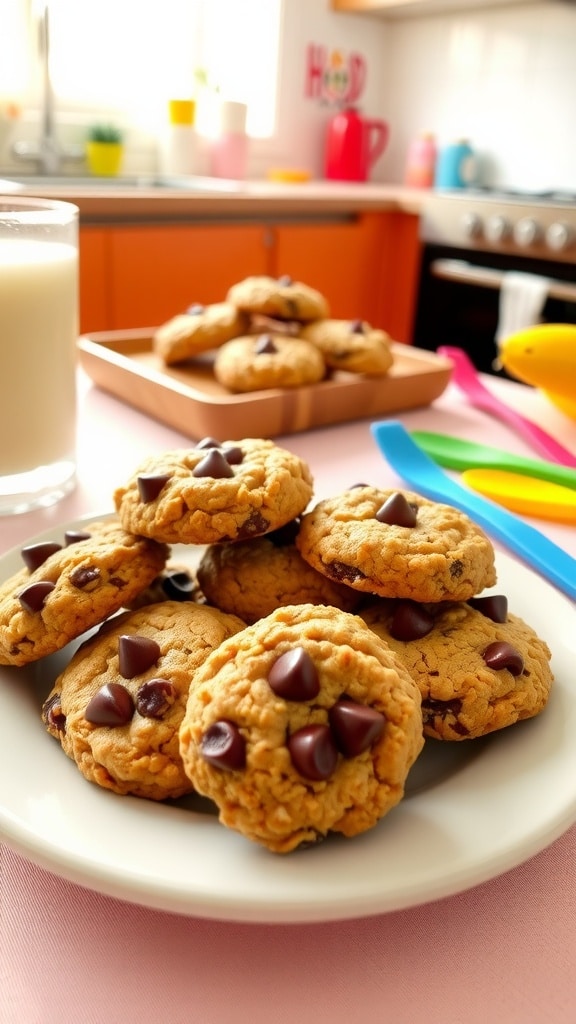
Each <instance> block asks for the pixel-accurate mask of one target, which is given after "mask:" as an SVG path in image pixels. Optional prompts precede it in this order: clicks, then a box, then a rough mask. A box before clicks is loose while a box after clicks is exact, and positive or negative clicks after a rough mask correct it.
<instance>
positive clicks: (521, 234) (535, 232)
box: [514, 217, 542, 249]
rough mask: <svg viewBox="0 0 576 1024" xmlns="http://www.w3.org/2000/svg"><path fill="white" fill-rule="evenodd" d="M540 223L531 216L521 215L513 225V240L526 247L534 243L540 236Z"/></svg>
mask: <svg viewBox="0 0 576 1024" xmlns="http://www.w3.org/2000/svg"><path fill="white" fill-rule="evenodd" d="M541 233H542V232H541V229H540V225H539V224H538V222H537V221H535V220H533V219H532V217H522V219H521V220H519V221H518V223H517V224H515V226H514V241H515V242H517V243H518V245H521V246H522V247H523V248H525V249H527V248H528V246H529V245H534V244H535V243H536V242H537V241H538V240H539V238H540V236H541Z"/></svg>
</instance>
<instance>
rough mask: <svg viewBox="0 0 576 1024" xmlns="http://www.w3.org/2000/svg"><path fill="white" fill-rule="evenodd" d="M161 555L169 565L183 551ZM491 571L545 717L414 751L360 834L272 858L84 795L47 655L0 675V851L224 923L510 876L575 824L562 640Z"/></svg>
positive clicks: (14, 555)
mask: <svg viewBox="0 0 576 1024" xmlns="http://www.w3.org/2000/svg"><path fill="white" fill-rule="evenodd" d="M84 522H86V521H85V520H84ZM70 525H76V526H77V525H78V524H67V526H62V527H60V529H59V530H58V531H55V530H54V529H52V530H50V531H47V532H46V533H45V534H43V535H42V536H41V537H40V538H35V539H37V540H38V539H48V538H50V539H58V534H60V533H62V534H63V532H64V529H67V528H69V526H70ZM189 553H190V549H188V557H190V555H189ZM174 556H175V557H176V558H177V559H178V560H179V561H182V559H183V558H185V556H186V549H175V550H174ZM21 564H22V563H21V558H20V549H17V550H14V551H12V552H9V553H8V554H6V555H5V556H4V557H2V558H0V579H6V578H7V577H8V576H10V575H11V574H12V573H14V572H16V571H17V570H18V569H19V568H20V567H21ZM497 564H498V575H499V583H498V587H497V588H495V589H496V590H497V591H498V592H500V593H505V594H507V596H508V599H509V605H510V608H511V610H512V611H513V612H515V613H516V614H518V615H520V616H521V617H522V618H524V619H525V620H526V621H527V622H529V623H530V625H532V626H533V628H534V629H536V630H537V632H539V633H540V635H541V636H542V637H544V638H545V639H546V640H547V641H548V643H549V645H550V647H551V649H552V651H553V668H554V672H555V676H556V680H555V683H554V687H553V691H552V696H551V699H550V701H549V704H548V707H547V708H546V710H545V711H544V713H543V714H542V715H540V716H539V717H538V718H536V719H533V720H531V721H529V722H523V723H521V724H519V725H516V726H513V727H512V728H511V729H505V730H503V731H502V732H500V733H496V734H494V735H493V736H491V737H489V738H487V739H485V740H479V741H470V742H464V743H454V744H448V743H446V744H441V743H433V742H428V743H427V745H426V748H425V750H424V752H423V754H422V755H421V756H420V758H419V759H418V761H417V763H416V765H415V766H414V768H413V770H412V773H411V776H410V780H409V782H410V785H409V793H408V794H407V796H406V797H405V799H404V800H403V801H402V803H401V804H400V805H399V806H398V807H396V808H395V809H394V810H393V811H391V812H390V814H389V815H388V816H387V817H385V818H384V819H383V820H382V821H381V822H380V824H379V825H378V826H377V827H376V828H374V829H372V830H371V831H370V832H368V833H365V834H364V835H362V836H358V837H356V838H355V839H352V840H350V839H349V840H346V839H343V838H340V837H330V838H329V839H328V840H327V841H326V842H325V843H323V844H322V845H321V846H318V847H315V848H312V849H308V850H302V851H298V852H296V853H294V854H291V855H289V856H278V855H274V854H271V853H269V852H268V851H266V850H265V849H263V848H260V847H259V846H257V845H256V844H253V843H251V842H249V841H248V840H246V839H244V838H243V837H242V836H239V835H236V834H235V833H232V832H230V831H228V830H226V829H225V828H224V827H223V826H221V825H220V824H219V823H218V821H217V819H216V817H215V816H214V815H213V814H212V813H208V811H207V808H206V807H205V806H202V804H201V803H200V802H199V803H198V805H197V806H194V801H193V800H192V801H188V802H186V801H184V802H183V803H182V804H180V805H177V806H166V805H159V804H155V803H153V802H150V801H145V800H138V799H136V798H132V797H119V796H116V795H115V794H112V793H109V792H107V791H104V790H101V789H99V788H98V787H97V786H95V785H92V784H90V783H88V782H86V781H85V780H84V779H83V777H82V776H81V775H80V773H79V772H78V770H77V768H76V767H75V765H74V764H73V762H72V761H70V760H69V759H68V758H67V757H66V756H65V755H64V754H63V753H62V750H61V749H60V747H59V745H58V743H57V742H55V741H54V740H53V739H52V738H51V737H49V736H48V735H47V734H46V732H45V730H44V726H43V724H42V722H41V720H40V705H41V703H42V699H43V697H44V696H45V695H46V693H47V692H48V690H49V688H50V685H51V678H52V676H53V673H54V672H55V671H56V670H57V669H58V668H59V666H60V665H61V664H62V663H63V658H62V655H58V656H55V657H54V658H52V659H47V661H46V663H44V664H43V665H42V666H40V665H39V666H38V667H36V668H34V667H31V668H25V669H14V668H6V667H0V832H1V834H2V837H3V838H4V839H5V841H6V842H7V843H9V844H10V845H12V846H14V847H15V848H16V849H17V850H19V851H20V852H21V853H23V854H24V855H25V856H26V857H28V858H29V859H30V860H32V861H35V862H36V863H38V864H40V865H42V866H44V867H46V868H48V869H49V870H51V871H54V872H56V873H57V874H59V875H61V876H63V877H65V878H68V879H70V880H72V881H74V882H78V883H80V884H82V885H85V886H88V887H89V888H92V889H95V890H97V891H99V892H102V893H106V894H109V895H112V896H116V897H119V898H122V899H127V900H130V901H132V902H135V903H140V904H143V905H146V906H150V907H156V908H160V909H165V910H171V911H177V912H179V913H184V914H193V915H197V916H202V917H210V918H218V919H227V920H234V921H258V922H303V921H327V920H335V919H343V918H351V917H363V916H368V915H372V914H379V913H383V912H386V911H391V910H398V909H401V908H405V907H409V906H413V905H415V904H418V903H425V902H427V901H430V900H435V899H439V898H440V897H443V896H447V895H450V894H453V893H456V892H460V891H462V890H463V889H467V888H469V887H470V886H473V885H476V884H478V883H480V882H483V881H486V880H487V879H490V878H493V877H495V876H496V875H498V874H500V873H502V872H503V871H506V870H507V869H509V868H512V867H514V866H516V865H517V864H519V863H521V862H522V861H524V860H526V859H528V858H529V857H531V856H532V855H533V854H535V853H537V852H538V851H539V850H541V849H543V848H544V847H545V846H547V845H549V844H550V843H551V842H552V841H553V840H554V839H556V838H557V837H558V836H559V835H561V834H562V832H564V831H565V830H566V829H567V828H568V827H569V825H571V824H572V822H573V821H575V820H576V743H575V742H574V736H576V700H575V699H574V698H575V692H574V691H575V684H574V670H573V669H574V664H575V654H576V629H575V628H574V625H575V623H574V609H573V606H572V604H571V603H569V602H568V601H567V600H566V598H564V597H563V596H562V595H561V594H559V593H558V591H556V590H554V589H553V588H552V587H550V586H549V585H548V584H547V583H545V582H544V581H543V580H542V579H541V578H540V577H538V576H535V575H534V574H533V573H531V572H530V571H529V570H527V569H526V568H524V567H523V566H520V565H518V564H516V563H514V562H513V561H512V560H511V559H509V558H507V557H505V556H502V555H499V556H498V558H497Z"/></svg>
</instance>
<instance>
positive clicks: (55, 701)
mask: <svg viewBox="0 0 576 1024" xmlns="http://www.w3.org/2000/svg"><path fill="white" fill-rule="evenodd" d="M61 696H62V695H61V694H60V693H53V694H52V696H51V697H49V698H48V700H45V701H44V704H43V705H42V718H43V719H44V721H45V722H46V725H49V726H50V725H51V726H52V728H53V729H57V730H58V732H66V715H64V714H63V713H62V701H61Z"/></svg>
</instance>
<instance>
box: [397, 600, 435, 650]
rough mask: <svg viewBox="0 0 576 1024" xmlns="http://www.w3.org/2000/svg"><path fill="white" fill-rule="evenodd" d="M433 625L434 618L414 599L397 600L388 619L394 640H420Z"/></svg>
mask: <svg viewBox="0 0 576 1024" xmlns="http://www.w3.org/2000/svg"><path fill="white" fill-rule="evenodd" d="M433 627H434V619H433V618H432V616H431V615H429V614H428V612H427V611H426V610H425V609H424V608H422V607H421V606H420V605H419V604H417V603H416V602H415V601H399V602H398V604H397V606H396V608H395V610H394V614H393V616H392V619H391V621H390V635H391V636H393V637H394V639H395V640H420V639H421V638H422V637H423V636H427V634H428V633H429V632H430V631H431V630H432V629H433Z"/></svg>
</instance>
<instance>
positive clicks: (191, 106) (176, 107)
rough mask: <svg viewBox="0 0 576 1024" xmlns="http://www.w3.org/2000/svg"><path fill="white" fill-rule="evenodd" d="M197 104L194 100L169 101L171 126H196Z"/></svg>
mask: <svg viewBox="0 0 576 1024" xmlns="http://www.w3.org/2000/svg"><path fill="white" fill-rule="evenodd" d="M195 116H196V104H195V102H194V100H168V117H169V119H170V124H185V125H191V124H194V117H195Z"/></svg>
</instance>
